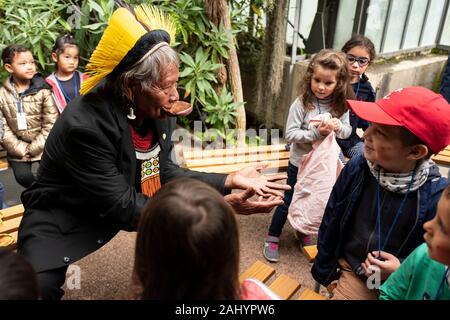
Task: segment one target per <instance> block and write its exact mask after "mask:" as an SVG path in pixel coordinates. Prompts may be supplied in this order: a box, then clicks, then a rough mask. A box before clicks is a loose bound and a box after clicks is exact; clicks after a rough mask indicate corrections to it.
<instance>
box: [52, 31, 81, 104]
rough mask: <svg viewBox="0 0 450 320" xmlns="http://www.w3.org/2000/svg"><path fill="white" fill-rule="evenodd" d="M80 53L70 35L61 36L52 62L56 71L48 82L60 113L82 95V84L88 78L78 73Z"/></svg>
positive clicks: (55, 47) (57, 41) (56, 44)
mask: <svg viewBox="0 0 450 320" xmlns="http://www.w3.org/2000/svg"><path fill="white" fill-rule="evenodd" d="M78 52H79V50H78V46H77V45H76V43H75V40H74V39H73V37H72V36H71V35H69V34H64V35H61V36H59V37H58V38H57V39H56V41H55V45H54V46H53V51H52V60H53V61H54V62H55V65H56V71H55V72H54V73H52V74H51V75H49V76H48V77H47V79H46V80H47V82H48V83H49V84H50V85H51V86H52V89H53V93H52V95H53V99H54V100H55V102H56V106H57V107H58V111H59V113H61V112H63V110H64V108H65V107H66V105H67V103H68V102H69V101H71V100H73V99H75V97H77V96H79V95H80V87H81V84H82V83H83V80H85V79H86V78H87V75H85V74H83V73H81V72H80V71H77V68H78Z"/></svg>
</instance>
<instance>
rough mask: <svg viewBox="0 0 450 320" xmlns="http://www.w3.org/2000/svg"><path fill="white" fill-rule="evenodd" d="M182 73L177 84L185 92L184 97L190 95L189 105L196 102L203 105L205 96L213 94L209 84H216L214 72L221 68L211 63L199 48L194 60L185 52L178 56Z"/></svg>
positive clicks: (205, 53)
mask: <svg viewBox="0 0 450 320" xmlns="http://www.w3.org/2000/svg"><path fill="white" fill-rule="evenodd" d="M180 59H181V62H182V71H181V72H180V81H179V84H180V85H182V86H184V88H185V90H186V94H185V97H187V96H188V95H190V98H191V104H194V103H195V102H196V101H200V103H202V104H204V102H205V101H206V97H207V96H209V97H210V96H213V95H214V94H215V92H214V89H213V88H212V86H211V82H213V83H217V79H216V77H215V74H214V70H216V69H218V68H220V67H222V66H223V65H222V64H218V63H213V62H211V61H210V60H209V59H210V58H209V55H208V53H207V52H205V51H204V50H203V48H202V47H199V48H198V49H197V51H196V53H195V57H194V59H195V60H194V59H192V57H191V56H190V55H188V54H187V53H185V52H182V53H181V55H180Z"/></svg>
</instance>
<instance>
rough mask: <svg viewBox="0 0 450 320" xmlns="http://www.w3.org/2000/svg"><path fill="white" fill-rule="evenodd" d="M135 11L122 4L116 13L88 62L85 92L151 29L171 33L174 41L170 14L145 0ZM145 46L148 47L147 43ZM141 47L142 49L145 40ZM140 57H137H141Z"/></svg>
mask: <svg viewBox="0 0 450 320" xmlns="http://www.w3.org/2000/svg"><path fill="white" fill-rule="evenodd" d="M134 11H135V14H136V16H134V15H133V13H131V12H130V11H129V10H128V9H125V8H118V9H117V10H116V11H114V13H113V14H112V16H111V18H110V19H109V22H108V26H107V27H106V29H105V31H104V33H103V35H102V38H101V39H100V42H99V43H98V45H97V47H96V48H95V50H94V52H93V53H92V55H91V57H90V59H89V63H88V64H87V66H86V70H85V72H86V73H87V74H88V75H89V78H88V79H86V80H85V81H84V82H83V83H82V85H81V89H80V93H81V94H86V93H87V92H89V91H90V90H91V89H93V88H94V87H95V86H96V85H97V84H98V83H99V82H100V81H101V80H102V79H104V78H105V77H106V76H107V75H109V74H110V73H111V72H113V71H114V69H115V68H116V67H117V66H118V65H119V64H120V62H121V61H122V60H123V59H124V58H125V56H127V54H129V52H130V51H131V50H133V48H134V47H135V45H136V44H137V43H138V41H139V40H140V39H144V36H146V35H147V34H148V33H149V32H151V31H153V30H164V31H166V32H167V33H168V34H169V35H170V40H171V43H173V41H174V39H175V34H176V27H175V23H174V22H173V20H172V19H171V18H170V17H169V16H168V15H167V14H165V13H164V12H162V11H160V10H159V9H158V8H156V7H153V6H149V5H145V4H142V5H139V6H138V7H136V8H135V9H134ZM144 40H145V39H144ZM154 45H155V43H152V44H148V50H150V49H151V48H152V47H153V46H154ZM144 48H145V49H147V47H146V46H145V44H144ZM140 50H142V43H141V48H140ZM148 50H147V51H148ZM139 58H140V57H136V59H137V60H139ZM137 60H136V61H137ZM136 61H135V62H136Z"/></svg>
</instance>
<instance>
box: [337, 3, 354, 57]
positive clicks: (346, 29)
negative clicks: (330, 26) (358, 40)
mask: <svg viewBox="0 0 450 320" xmlns="http://www.w3.org/2000/svg"><path fill="white" fill-rule="evenodd" d="M357 4H358V2H357V1H355V0H341V1H340V2H339V10H338V15H337V22H336V31H335V34H334V41H333V48H335V49H336V50H340V49H341V48H342V46H343V45H344V43H345V42H346V41H347V40H348V39H350V37H351V36H352V31H353V24H354V21H355V14H356V5H357Z"/></svg>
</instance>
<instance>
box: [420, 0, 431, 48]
mask: <svg viewBox="0 0 450 320" xmlns="http://www.w3.org/2000/svg"><path fill="white" fill-rule="evenodd" d="M430 2H431V0H427V7H426V9H425V14H424V16H423V20H422V28H421V29H420V37H419V41H418V43H417V46H418V47H420V44H421V43H422V38H423V31H424V30H425V25H426V23H427V19H428V13H429V11H430Z"/></svg>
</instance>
